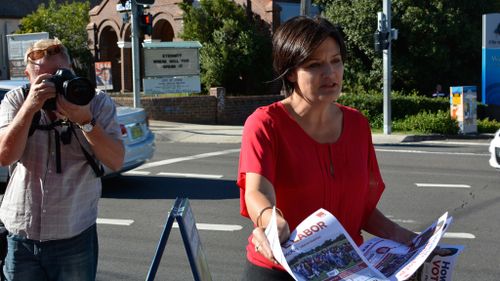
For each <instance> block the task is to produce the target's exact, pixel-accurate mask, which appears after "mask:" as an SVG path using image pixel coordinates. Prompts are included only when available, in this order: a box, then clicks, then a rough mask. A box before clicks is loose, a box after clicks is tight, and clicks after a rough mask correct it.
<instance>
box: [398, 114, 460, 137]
mask: <svg viewBox="0 0 500 281" xmlns="http://www.w3.org/2000/svg"><path fill="white" fill-rule="evenodd" d="M392 126H393V128H394V130H395V131H406V132H411V131H416V132H419V133H424V134H445V135H456V134H457V133H458V124H457V122H456V121H455V120H452V119H451V118H450V112H449V110H448V111H442V110H439V111H438V112H437V113H432V112H430V111H424V112H420V113H418V114H416V115H411V116H408V117H407V118H405V119H400V120H395V121H394V122H393V123H392Z"/></svg>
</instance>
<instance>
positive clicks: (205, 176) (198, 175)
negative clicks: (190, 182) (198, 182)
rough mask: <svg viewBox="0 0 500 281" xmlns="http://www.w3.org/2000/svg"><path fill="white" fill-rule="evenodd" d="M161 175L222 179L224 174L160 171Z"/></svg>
mask: <svg viewBox="0 0 500 281" xmlns="http://www.w3.org/2000/svg"><path fill="white" fill-rule="evenodd" d="M157 175H159V176H166V177H184V178H198V179H220V178H222V177H223V176H224V175H207V174H190V173H163V172H162V173H158V174H157Z"/></svg>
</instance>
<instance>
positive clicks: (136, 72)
mask: <svg viewBox="0 0 500 281" xmlns="http://www.w3.org/2000/svg"><path fill="white" fill-rule="evenodd" d="M130 2H131V3H130V4H131V14H132V15H131V18H130V21H131V37H132V38H131V41H132V82H133V91H134V108H136V107H141V97H140V96H141V92H140V90H141V74H140V62H139V18H140V15H139V14H138V9H137V2H136V0H130Z"/></svg>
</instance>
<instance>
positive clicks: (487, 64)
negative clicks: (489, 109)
mask: <svg viewBox="0 0 500 281" xmlns="http://www.w3.org/2000/svg"><path fill="white" fill-rule="evenodd" d="M482 63H483V69H482V90H481V93H482V102H483V103H484V104H494V105H500V14H485V15H483V42H482Z"/></svg>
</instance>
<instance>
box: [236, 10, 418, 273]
mask: <svg viewBox="0 0 500 281" xmlns="http://www.w3.org/2000/svg"><path fill="white" fill-rule="evenodd" d="M345 57H346V48H345V44H344V41H343V39H342V36H341V35H340V33H339V32H338V30H337V29H336V28H335V27H334V26H333V25H332V24H331V23H329V22H328V21H327V20H325V19H322V18H316V19H311V18H307V17H296V18H293V19H291V20H289V21H287V22H286V23H284V24H283V25H282V26H281V27H280V28H279V29H278V30H277V31H276V33H275V35H274V38H273V60H274V69H275V70H276V72H277V73H279V74H280V78H281V79H282V80H283V82H284V87H285V89H286V90H287V97H286V98H285V99H284V100H282V101H280V102H276V103H273V104H271V105H269V106H265V107H261V108H259V109H257V110H256V111H255V112H254V113H253V114H252V115H251V116H250V117H249V118H248V119H247V121H246V123H245V127H244V131H243V138H242V144H241V154H240V163H239V172H238V186H239V187H240V190H241V199H240V200H241V214H242V215H244V216H247V217H249V218H250V219H251V220H252V221H253V223H254V225H255V229H254V230H253V232H252V235H251V236H250V237H249V244H248V246H247V258H248V261H249V263H247V267H246V269H245V273H244V277H243V280H266V281H267V280H293V279H292V278H291V276H289V275H288V273H286V272H285V271H283V268H282V267H281V266H280V265H278V264H277V263H276V261H275V260H274V257H273V254H272V251H271V248H270V245H269V242H268V240H267V238H266V236H265V234H264V229H265V227H266V226H267V224H268V223H269V219H270V217H271V212H272V208H271V207H272V206H276V207H277V208H279V209H280V210H281V212H279V215H278V216H277V218H278V219H277V222H278V231H279V235H280V240H281V242H284V241H286V239H287V238H288V237H289V235H290V229H294V228H295V227H296V226H297V225H298V224H299V222H300V221H302V220H303V219H305V218H306V217H307V216H309V215H310V214H311V213H312V212H314V211H316V210H317V209H319V208H324V209H326V210H328V211H330V212H331V213H332V214H334V215H335V217H337V219H338V220H339V221H340V222H341V223H342V225H343V226H344V227H345V229H346V230H347V231H348V232H349V235H351V237H352V238H353V239H354V241H355V242H356V243H357V244H358V245H360V244H361V243H362V241H363V237H362V236H361V230H363V229H364V230H366V231H368V232H369V233H372V234H373V235H376V236H380V237H383V238H389V239H392V240H395V241H398V242H401V243H406V242H409V241H410V240H411V238H413V237H414V236H415V233H413V232H411V231H409V230H407V229H404V228H402V227H400V226H399V225H397V224H395V223H393V222H392V221H391V220H389V219H388V218H386V217H385V216H384V215H383V214H382V213H381V212H380V211H379V210H378V209H377V208H376V206H377V202H378V200H379V198H380V196H381V194H382V192H383V190H384V182H383V180H382V178H381V175H380V171H379V168H378V164H377V159H376V156H375V151H374V148H373V144H372V138H371V132H370V126H369V123H368V121H367V119H366V118H365V117H364V116H363V115H362V114H360V113H359V112H358V111H356V110H355V109H352V108H348V107H345V106H342V105H340V104H338V103H336V101H337V99H338V98H339V96H340V92H341V89H342V79H343V74H344V60H345Z"/></svg>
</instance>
